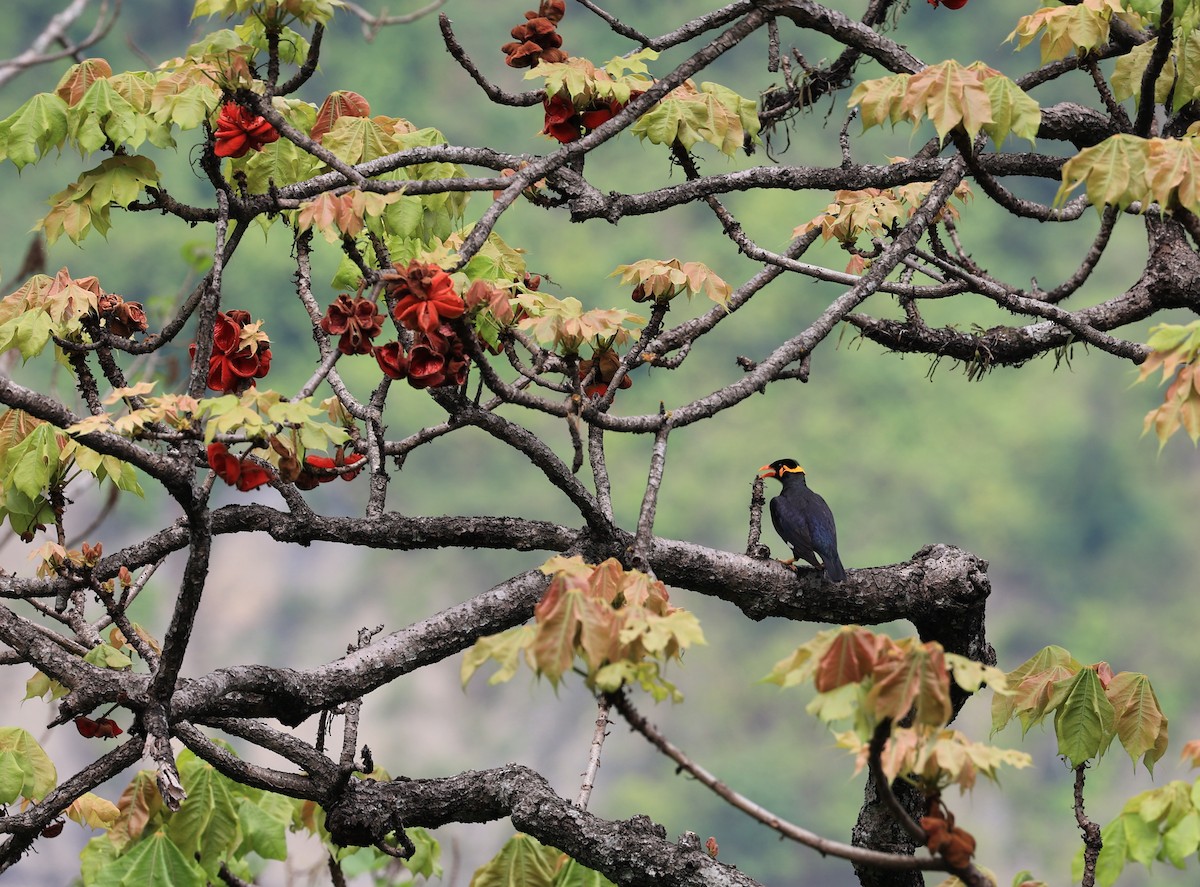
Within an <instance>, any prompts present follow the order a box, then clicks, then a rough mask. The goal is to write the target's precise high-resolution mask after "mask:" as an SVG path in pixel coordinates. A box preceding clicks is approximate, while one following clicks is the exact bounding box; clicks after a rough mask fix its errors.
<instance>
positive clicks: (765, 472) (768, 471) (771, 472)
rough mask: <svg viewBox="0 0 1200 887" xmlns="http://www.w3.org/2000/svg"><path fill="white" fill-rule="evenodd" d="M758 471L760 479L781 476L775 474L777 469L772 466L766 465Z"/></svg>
mask: <svg viewBox="0 0 1200 887" xmlns="http://www.w3.org/2000/svg"><path fill="white" fill-rule="evenodd" d="M758 471H759V475H758V476H759V477H778V476H779V475H777V474H776V473H775V469H774V468H772V467H771V466H770V465H764V466H763V467H762V468H760V469H758Z"/></svg>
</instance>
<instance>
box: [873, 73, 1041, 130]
mask: <svg viewBox="0 0 1200 887" xmlns="http://www.w3.org/2000/svg"><path fill="white" fill-rule="evenodd" d="M855 106H858V107H859V108H860V110H861V112H862V121H863V129H870V128H871V127H872V126H879V125H882V124H883V123H885V122H887V123H891V124H892V125H893V126H895V125H896V124H897V123H899V122H901V121H908V122H909V123H911V124H913V125H914V126H916V125H917V124H919V123H920V122H921V121H922V120H924V119H925V118H926V117H928V118H929V120H930V121H931V122H932V123H933V126H934V128H935V129H936V130H937V134H938V138H939V139H942V140H944V139H945V138H946V135H947V134H948V133H949V132H950V131H951V130H952V129H955V128H959V129H961V130H962V131H963V132H965V133H966V134H967V135H968V136H969V137H970V138H971V139H974V138H975V137H976V136H977V135H979V133H980V131H983V132H985V133H987V134H988V135H989V136H990V137H991V138H992V141H993V142H995V144H996V147H997V148H999V147H1000V146H1001V145H1003V144H1004V140H1005V139H1006V138H1008V135H1009V133H1013V134H1014V135H1017V136H1020V137H1021V138H1023V139H1027V140H1028V141H1030V142H1032V141H1033V140H1034V138H1035V137H1036V136H1037V131H1038V127H1039V126H1040V125H1041V121H1042V112H1041V109H1040V108H1039V107H1038V104H1037V102H1035V101H1034V100H1033V99H1032V98H1030V97H1029V96H1028V95H1027V94H1026V93H1025V91H1024V90H1022V89H1021V88H1020V87H1019V86H1017V85H1016V84H1015V83H1013V82H1012V81H1011V80H1009V79H1008V78H1007V77H1005V76H1004V75H1003V74H1001V73H1000V72H999V71H997V70H996V69H995V68H991V67H988V66H987V65H985V64H983V63H982V62H973V63H971V64H970V65H966V66H964V65H961V64H959V63H958V62H957V61H955V60H954V59H947V60H946V61H944V62H939V63H937V64H934V65H927V66H926V67H925V68H924V69H922V70H921V71H919V72H917V73H916V74H894V75H892V76H890V77H882V78H879V79H877V80H865V81H863V82H862V83H860V84H858V86H856V87H855V88H854V91H853V92H852V93H851V94H850V107H855Z"/></svg>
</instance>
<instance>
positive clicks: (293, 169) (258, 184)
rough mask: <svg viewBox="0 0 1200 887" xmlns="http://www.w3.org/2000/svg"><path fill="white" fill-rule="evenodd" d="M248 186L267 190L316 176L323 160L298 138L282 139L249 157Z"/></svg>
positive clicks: (260, 191) (256, 190)
mask: <svg viewBox="0 0 1200 887" xmlns="http://www.w3.org/2000/svg"><path fill="white" fill-rule="evenodd" d="M243 168H244V169H245V172H246V190H247V191H249V192H250V193H251V194H266V193H267V191H268V190H270V187H271V185H272V184H274V185H275V186H276V187H278V188H282V187H283V186H284V185H292V184H295V183H296V182H303V181H305V180H306V179H310V178H312V177H313V176H314V175H315V174H316V173H317V171H318V170H319V169H320V168H321V162H320V161H319V160H318V159H317V158H316V157H313V156H312V155H311V154H309V153H308V152H307V151H305V150H303V149H302V148H299V147H297V145H296V144H295V143H294V142H289V141H288V140H287V139H278V140H276V141H274V142H272V143H271V144H269V145H267V146H266V147H265V148H263V149H262V150H261V151H255V152H252V153H251V155H250V156H249V157H248V158H247V159H246V160H245V166H244V167H243Z"/></svg>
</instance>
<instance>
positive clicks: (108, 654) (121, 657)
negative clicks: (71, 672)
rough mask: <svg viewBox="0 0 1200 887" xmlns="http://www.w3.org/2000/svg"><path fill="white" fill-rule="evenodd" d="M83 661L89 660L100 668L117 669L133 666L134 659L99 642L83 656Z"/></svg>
mask: <svg viewBox="0 0 1200 887" xmlns="http://www.w3.org/2000/svg"><path fill="white" fill-rule="evenodd" d="M83 661H84V662H89V663H91V664H92V665H95V666H97V667H99V668H111V669H114V670H116V671H121V670H122V669H126V668H133V660H132V659H130V658H129V657H128V656H127V655H125V654H124V653H122V652H121V651H120V650H118V649H116V648H115V647H111V646H109V645H108V644H99V645H98V646H95V647H92V649H90V650H88V652H87V655H86V656H84V657H83Z"/></svg>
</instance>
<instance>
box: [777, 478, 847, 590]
mask: <svg viewBox="0 0 1200 887" xmlns="http://www.w3.org/2000/svg"><path fill="white" fill-rule="evenodd" d="M758 470H759V472H761V473H760V474H759V477H777V478H779V482H780V483H781V484H783V492H782V493H780V494H779V495H778V496H776V497H775V498H774V499H772V500H771V523H773V524H774V525H775V532H777V533H778V534H779V535H780V536H782V537H783V541H784V542H786V543H787V544H788V547H790V548H791V549H792V554H794V555H795V557H797V558H800V559H801V560H805V561H808V562H809V563H810V564H812V565H813V566H814V567H817V568H818V569H824V570H825V578H827V579H828V580H829V581H830V582H841V581H842V580H843V579H845V578H846V570H845V569H844V568H843V567H842V560H841V558H839V557H838V552H837V528H836V527H835V526H834V524H833V512H831V511H830V510H829V506H828V505H826V504H825V500H824V499H822V498H821V497H820V496H818V495H817V494H816V493H814V492H813V491H812V490H810V489H809V488H808V483H807V482H806V481H805V479H804V469H803V468H801V467H800V463H799V462H797V461H796V460H795V459H776V460H775V461H774V462H772V463H771V464H770V465H764V466H763V467H762V468H760V469H758ZM794 559H795V558H793V560H794ZM786 563H791V561H787V562H786Z"/></svg>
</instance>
